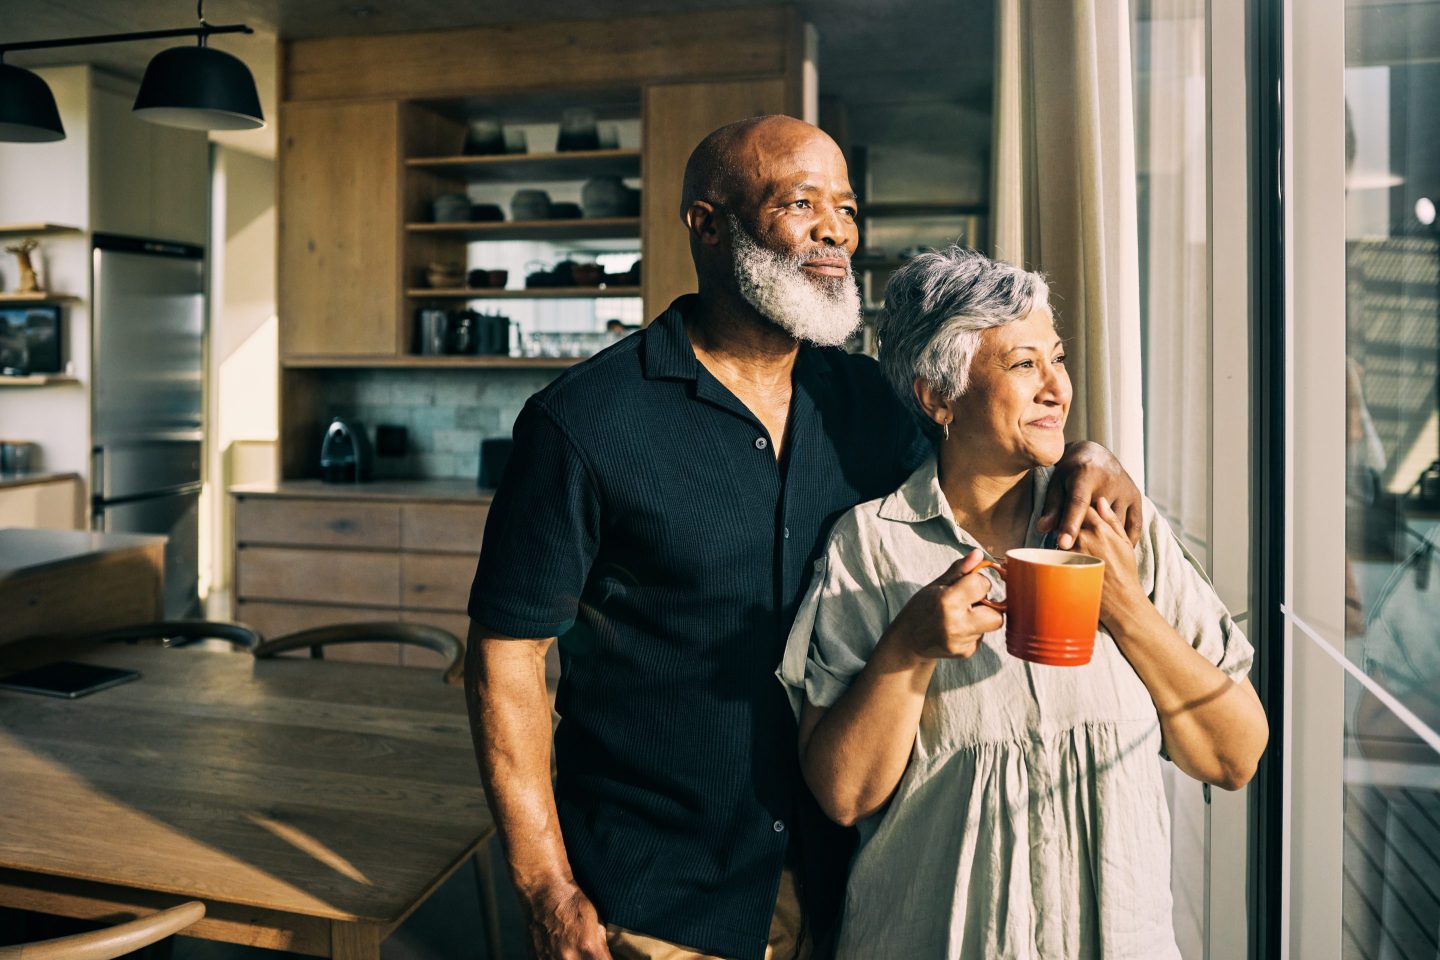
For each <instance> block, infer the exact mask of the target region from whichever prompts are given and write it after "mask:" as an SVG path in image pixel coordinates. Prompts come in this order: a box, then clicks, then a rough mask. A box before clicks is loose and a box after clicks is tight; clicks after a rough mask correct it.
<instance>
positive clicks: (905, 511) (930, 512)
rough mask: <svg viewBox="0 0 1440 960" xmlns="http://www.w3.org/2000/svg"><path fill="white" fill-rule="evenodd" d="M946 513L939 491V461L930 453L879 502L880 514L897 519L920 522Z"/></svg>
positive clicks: (942, 496) (885, 517)
mask: <svg viewBox="0 0 1440 960" xmlns="http://www.w3.org/2000/svg"><path fill="white" fill-rule="evenodd" d="M950 515H951V514H950V505H949V504H948V503H946V502H945V495H944V494H943V493H942V492H941V491H940V474H939V465H938V463H937V461H936V459H935V455H934V454H931V455H930V456H928V457H926V458H925V462H924V463H922V464H920V466H918V467H916V468H915V472H914V473H912V474H910V477H909V478H908V479H907V480H906V481H905V482H904V483H902V484H900V488H899V489H898V490H896V491H895V492H894V493H892V494H890V495H889V496H888V497H886V498H885V499H884V500H882V501H881V503H880V516H881V517H882V518H884V519H886V520H898V521H899V522H901V523H923V522H924V521H926V520H933V519H935V518H936V517H949V516H950Z"/></svg>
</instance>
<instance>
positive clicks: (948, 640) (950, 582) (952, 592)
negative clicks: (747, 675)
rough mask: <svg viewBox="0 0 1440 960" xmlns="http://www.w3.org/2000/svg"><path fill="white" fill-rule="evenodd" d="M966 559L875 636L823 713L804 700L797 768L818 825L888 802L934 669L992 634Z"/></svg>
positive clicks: (979, 585) (992, 622) (993, 616)
mask: <svg viewBox="0 0 1440 960" xmlns="http://www.w3.org/2000/svg"><path fill="white" fill-rule="evenodd" d="M982 559H984V557H983V555H982V554H981V553H980V551H979V550H973V551H971V552H970V554H969V555H968V556H966V557H965V558H964V559H963V560H957V561H956V562H955V563H954V564H952V565H951V566H950V568H949V569H948V570H946V571H945V572H944V573H943V574H941V575H940V576H939V577H938V578H937V579H936V580H935V581H933V582H932V583H930V584H928V585H927V586H925V587H924V588H923V589H921V590H920V592H918V593H917V594H915V596H913V597H911V598H910V602H909V603H907V604H906V605H905V608H904V609H903V610H901V611H900V615H899V616H897V617H896V618H895V621H894V622H893V623H892V624H890V626H889V628H887V629H886V631H885V633H884V634H883V635H882V636H881V637H880V642H879V643H878V644H877V645H876V647H875V650H874V652H873V653H872V654H871V655H870V659H869V660H868V661H867V662H866V664H865V668H864V669H863V670H861V671H860V673H859V675H858V676H857V677H856V678H855V681H854V682H853V683H852V684H851V685H850V687H849V689H848V690H846V691H845V693H844V694H842V695H841V697H840V699H839V700H837V701H836V702H835V704H834V705H833V706H831V707H829V708H824V707H817V706H815V705H814V704H812V703H810V702H809V701H807V702H806V703H805V707H804V710H803V711H802V713H801V715H800V766H801V770H802V771H803V772H804V775H805V782H806V783H807V784H809V786H810V790H811V792H813V793H814V794H815V799H816V800H818V801H819V802H820V808H821V809H822V810H824V811H825V814H826V816H828V817H830V819H832V820H834V821H836V822H837V823H842V824H845V825H846V826H849V825H851V824H853V823H855V822H856V821H858V820H862V819H864V818H865V817H868V816H870V815H871V814H873V813H875V812H876V811H877V810H879V809H880V808H881V807H883V806H884V805H885V804H886V802H887V801H888V800H889V799H890V795H891V794H893V793H894V792H895V787H896V786H897V785H898V784H899V783H900V778H901V777H902V776H903V775H904V773H905V767H906V765H907V764H909V762H910V751H911V748H912V747H914V745H915V731H916V730H917V729H918V727H919V724H920V710H921V708H922V707H923V706H924V704H925V691H926V689H927V688H928V687H929V686H930V676H931V674H933V673H934V672H935V664H936V662H937V661H938V660H939V659H941V658H944V657H961V658H965V657H969V656H970V655H972V654H973V653H974V652H975V649H976V647H977V646H978V645H979V643H980V638H981V636H983V635H984V634H985V633H987V632H988V631H990V630H997V629H999V627H1000V625H1001V623H1002V622H1003V621H1002V620H1001V617H1000V614H999V613H997V612H996V611H994V610H992V609H990V608H989V607H986V606H982V605H979V601H980V600H981V599H982V598H983V597H984V596H985V594H986V593H987V592H989V589H990V581H989V580H988V579H986V577H985V576H984V574H980V573H971V572H970V571H972V570H973V569H974V568H975V566H976V565H977V564H978V563H979V562H980V561H981V560H982Z"/></svg>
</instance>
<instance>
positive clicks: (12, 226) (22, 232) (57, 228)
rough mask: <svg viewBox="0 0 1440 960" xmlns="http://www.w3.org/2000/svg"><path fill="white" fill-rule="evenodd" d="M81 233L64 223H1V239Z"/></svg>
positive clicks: (76, 228)
mask: <svg viewBox="0 0 1440 960" xmlns="http://www.w3.org/2000/svg"><path fill="white" fill-rule="evenodd" d="M79 232H80V228H79V227H70V226H66V225H65V224H63V223H0V237H53V236H56V235H58V234H63V233H79Z"/></svg>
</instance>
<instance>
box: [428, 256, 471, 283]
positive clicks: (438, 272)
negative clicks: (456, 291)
mask: <svg viewBox="0 0 1440 960" xmlns="http://www.w3.org/2000/svg"><path fill="white" fill-rule="evenodd" d="M425 279H426V280H427V281H428V282H429V284H430V286H432V287H434V288H436V289H437V290H443V289H446V288H448V287H458V286H460V285H461V284H462V283H464V282H465V267H464V265H463V264H459V263H454V262H443V263H442V262H440V261H438V260H437V261H432V262H431V264H430V265H429V267H427V268H426V270H425Z"/></svg>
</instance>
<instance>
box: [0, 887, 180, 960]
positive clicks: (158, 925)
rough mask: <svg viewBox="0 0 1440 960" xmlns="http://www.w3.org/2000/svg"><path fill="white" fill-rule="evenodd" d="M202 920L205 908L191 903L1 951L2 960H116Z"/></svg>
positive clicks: (2, 948) (0, 948)
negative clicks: (88, 931)
mask: <svg viewBox="0 0 1440 960" xmlns="http://www.w3.org/2000/svg"><path fill="white" fill-rule="evenodd" d="M203 916H205V904H203V903H201V902H199V901H198V900H192V901H191V902H189V903H182V904H180V905H179V906H178V907H171V908H170V909H169V910H161V911H160V912H158V913H152V914H150V916H148V917H141V918H140V919H139V920H131V921H130V922H129V923H122V924H119V925H118V926H114V927H107V928H105V929H104V930H95V931H92V932H90V933H77V934H75V935H74V936H70V937H60V938H58V939H55V940H41V941H40V942H38V943H22V944H20V945H19V946H14V947H0V960H114V958H115V957H123V956H124V955H125V954H127V953H133V952H134V951H136V950H139V949H141V948H142V947H148V946H150V944H152V943H155V942H157V941H159V940H164V939H165V938H166V937H168V936H170V935H171V934H175V933H179V932H180V931H181V930H184V929H185V928H186V927H188V926H190V925H191V924H192V923H194V922H196V921H197V920H199V919H200V918H201V917H203Z"/></svg>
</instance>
